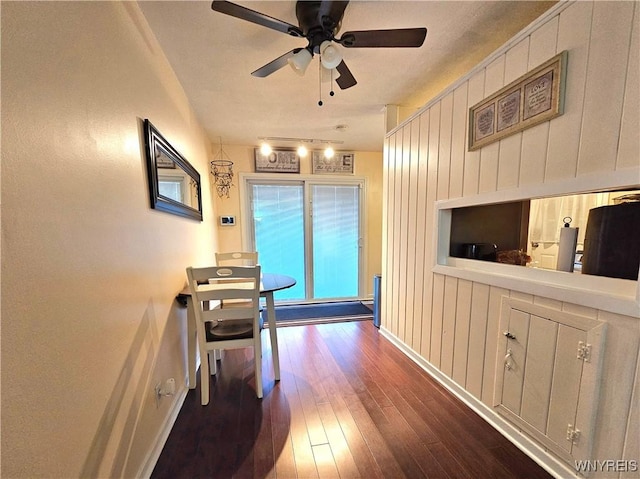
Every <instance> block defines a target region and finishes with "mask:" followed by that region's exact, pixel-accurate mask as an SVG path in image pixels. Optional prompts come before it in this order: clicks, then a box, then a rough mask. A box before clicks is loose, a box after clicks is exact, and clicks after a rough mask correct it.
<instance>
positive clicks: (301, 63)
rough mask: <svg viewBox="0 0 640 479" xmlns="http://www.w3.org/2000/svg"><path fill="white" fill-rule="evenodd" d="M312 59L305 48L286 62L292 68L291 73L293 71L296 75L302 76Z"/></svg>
mask: <svg viewBox="0 0 640 479" xmlns="http://www.w3.org/2000/svg"><path fill="white" fill-rule="evenodd" d="M312 58H313V55H311V52H310V51H309V50H307V49H306V48H303V49H302V50H300V51H299V52H298V53H296V54H294V55H293V56H292V57H290V58H289V59H288V60H287V62H289V65H291V68H293V71H295V72H296V73H297V74H298V75H300V76H302V75H304V72H305V71H306V70H307V67H308V66H309V63H311V59H312Z"/></svg>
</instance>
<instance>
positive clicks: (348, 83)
mask: <svg viewBox="0 0 640 479" xmlns="http://www.w3.org/2000/svg"><path fill="white" fill-rule="evenodd" d="M336 70H338V73H340V76H339V77H338V78H336V83H337V84H338V86H339V87H340V89H342V90H346V89H347V88H351V87H352V86H355V85H356V84H357V83H358V82H357V81H356V79H355V77H354V76H353V74H352V73H351V70H349V67H348V66H347V64H346V63H345V62H344V60H342V61H341V62H340V64H339V65H338V66H337V67H336Z"/></svg>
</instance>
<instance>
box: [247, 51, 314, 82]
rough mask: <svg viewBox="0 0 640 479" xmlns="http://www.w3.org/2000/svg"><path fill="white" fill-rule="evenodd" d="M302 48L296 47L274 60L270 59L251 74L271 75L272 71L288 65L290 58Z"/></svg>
mask: <svg viewBox="0 0 640 479" xmlns="http://www.w3.org/2000/svg"><path fill="white" fill-rule="evenodd" d="M300 50H302V48H294V49H293V50H291V51H290V52H287V53H285V54H284V55H281V56H279V57H278V58H276V59H275V60H273V61H270V62H269V63H267V64H266V65H264V66H262V67H260V68H258V69H257V70H256V71H254V72H252V73H251V74H252V75H253V76H254V77H259V78H264V77H266V76H269V75H271V74H272V73H274V72H276V71H278V70H280V69H281V68H282V67H284V66H287V64H288V61H287V60H289V58H291V57H292V56H293V55H295V54H296V53H298V52H299V51H300Z"/></svg>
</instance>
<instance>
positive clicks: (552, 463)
mask: <svg viewBox="0 0 640 479" xmlns="http://www.w3.org/2000/svg"><path fill="white" fill-rule="evenodd" d="M380 333H381V334H382V335H383V336H384V337H385V338H386V339H388V340H389V341H391V342H392V343H393V345H394V346H396V347H397V348H398V349H399V350H400V351H402V352H403V353H404V354H405V355H406V356H407V357H408V358H409V359H411V360H412V361H413V362H414V363H416V364H417V365H418V366H420V367H421V368H422V369H424V370H425V371H426V372H427V373H428V374H429V375H430V376H431V377H433V378H434V379H435V380H436V381H438V382H439V383H440V384H442V386H444V387H445V388H446V389H447V390H448V391H449V392H450V393H451V394H453V395H454V396H456V397H457V398H458V399H460V400H461V401H462V402H463V403H465V404H466V405H467V406H468V407H469V408H471V409H472V410H473V411H475V412H476V413H477V414H478V415H479V416H480V417H481V418H482V419H484V420H485V421H487V422H488V423H489V424H490V425H491V426H492V427H493V428H494V429H495V430H497V431H498V432H499V433H500V434H502V435H503V436H504V437H505V438H507V439H508V440H509V442H511V443H512V444H513V445H515V446H516V447H517V448H518V449H520V450H521V451H522V452H524V453H525V454H526V455H527V456H529V457H530V458H531V459H532V460H533V461H535V462H536V463H537V464H538V465H539V466H540V467H542V468H543V469H544V470H546V471H547V472H548V473H549V474H551V475H552V476H554V477H556V478H557V479H566V478H567V477H572V476H573V477H580V476H579V475H578V474H577V473H576V471H574V470H572V469H570V468H569V467H568V466H567V465H566V464H564V463H562V462H560V461H559V460H558V459H556V458H555V457H554V456H551V455H550V454H549V453H547V451H546V450H545V448H543V447H541V446H540V445H539V444H538V443H536V442H534V441H533V440H532V439H531V438H530V437H529V436H526V435H525V434H524V433H522V431H520V430H519V429H518V428H516V427H515V426H513V425H512V424H511V423H509V422H507V421H506V420H505V419H504V418H503V417H502V416H500V415H498V414H497V413H495V412H494V411H493V410H492V409H491V408H489V407H488V406H487V405H486V404H484V403H483V402H481V401H480V400H478V399H477V398H476V397H474V396H472V395H471V394H470V393H469V392H468V391H466V390H465V389H464V388H462V387H461V386H460V385H459V384H457V383H456V382H454V381H453V380H452V379H451V378H449V377H448V376H446V375H444V374H443V373H442V372H441V371H440V370H439V369H437V368H436V367H435V366H433V365H432V364H431V363H429V361H427V360H426V359H424V358H423V357H421V356H420V355H418V354H417V353H416V352H415V351H413V350H412V349H411V348H410V347H409V346H407V345H406V344H405V343H404V342H402V341H401V340H400V339H398V338H397V337H396V336H395V335H393V334H392V333H391V332H390V331H389V330H388V329H386V328H385V327H384V326H381V327H380Z"/></svg>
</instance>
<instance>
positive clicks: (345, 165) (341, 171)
mask: <svg viewBox="0 0 640 479" xmlns="http://www.w3.org/2000/svg"><path fill="white" fill-rule="evenodd" d="M311 159H312V163H313V173H314V174H326V175H353V161H354V159H355V155H354V153H353V152H352V151H336V153H335V154H334V155H333V157H332V158H326V157H325V156H324V152H322V151H314V152H312V155H311Z"/></svg>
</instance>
